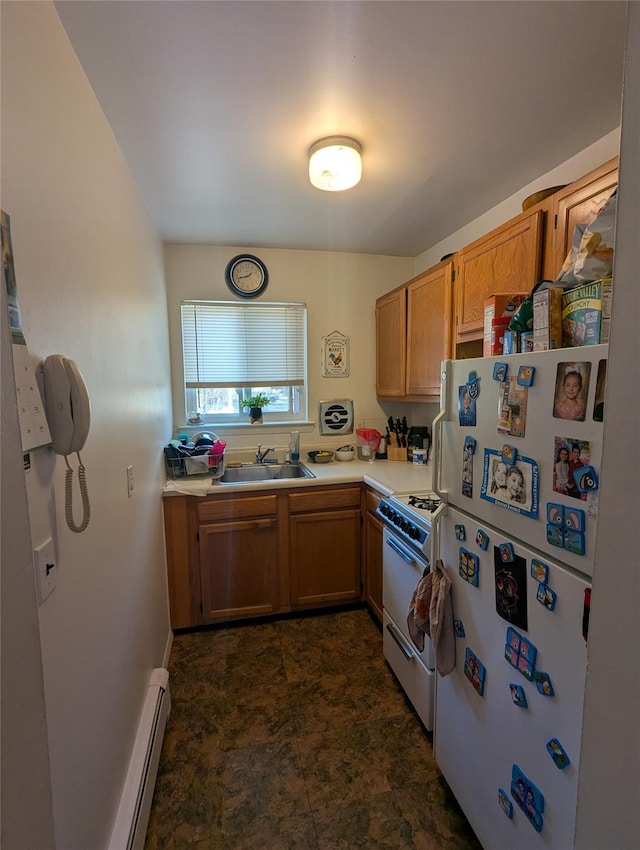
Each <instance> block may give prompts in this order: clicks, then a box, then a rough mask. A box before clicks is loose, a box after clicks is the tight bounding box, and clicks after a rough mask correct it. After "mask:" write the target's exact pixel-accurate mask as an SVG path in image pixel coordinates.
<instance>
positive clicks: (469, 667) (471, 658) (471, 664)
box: [464, 647, 487, 697]
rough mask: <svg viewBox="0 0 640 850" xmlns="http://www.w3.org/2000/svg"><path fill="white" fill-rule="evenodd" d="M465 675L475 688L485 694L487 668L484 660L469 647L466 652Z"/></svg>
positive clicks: (480, 693) (482, 694)
mask: <svg viewBox="0 0 640 850" xmlns="http://www.w3.org/2000/svg"><path fill="white" fill-rule="evenodd" d="M464 675H465V676H466V677H467V679H468V680H469V681H470V682H471V684H472V685H473V687H474V689H475V690H476V691H477V692H478V694H479V695H480V696H481V697H482V696H484V683H485V679H486V677H487V670H486V667H485V666H484V664H483V663H482V661H480V659H479V658H478V656H477V655H476V654H475V652H473V650H472V649H470V648H469V647H467V648H466V650H465V653H464Z"/></svg>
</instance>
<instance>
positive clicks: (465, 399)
mask: <svg viewBox="0 0 640 850" xmlns="http://www.w3.org/2000/svg"><path fill="white" fill-rule="evenodd" d="M458 422H459V424H460V425H462V426H468V427H471V426H473V425H475V424H476V400H475V398H474V397H473V396H472V395H471V393H470V392H469V384H463V385H462V386H461V387H458Z"/></svg>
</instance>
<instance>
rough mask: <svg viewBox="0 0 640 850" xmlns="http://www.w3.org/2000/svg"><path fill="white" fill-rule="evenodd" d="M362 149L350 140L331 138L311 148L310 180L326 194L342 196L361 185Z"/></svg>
mask: <svg viewBox="0 0 640 850" xmlns="http://www.w3.org/2000/svg"><path fill="white" fill-rule="evenodd" d="M361 153H362V146H361V145H360V143H359V142H356V140H355V139H350V138H348V137H347V136H328V137H327V138H326V139H320V141H318V142H315V143H314V144H313V145H311V147H310V148H309V180H311V184H312V185H313V186H315V187H316V188H317V189H324V190H325V192H342V191H343V190H344V189H350V188H351V187H352V186H355V185H356V183H359V182H360V178H361V177H362V160H361V158H360V154H361Z"/></svg>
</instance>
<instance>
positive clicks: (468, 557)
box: [458, 546, 480, 587]
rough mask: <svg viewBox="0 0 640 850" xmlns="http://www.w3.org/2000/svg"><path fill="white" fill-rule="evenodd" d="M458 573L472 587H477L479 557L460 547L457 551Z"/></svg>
mask: <svg viewBox="0 0 640 850" xmlns="http://www.w3.org/2000/svg"><path fill="white" fill-rule="evenodd" d="M458 574H459V575H460V578H462V579H463V580H464V581H467V582H469V584H470V585H472V586H473V587H478V585H479V580H480V559H479V558H478V556H477V555H474V554H473V552H469V550H468V549H464V548H463V547H462V546H461V547H460V551H459V553H458Z"/></svg>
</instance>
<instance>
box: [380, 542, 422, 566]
mask: <svg viewBox="0 0 640 850" xmlns="http://www.w3.org/2000/svg"><path fill="white" fill-rule="evenodd" d="M386 543H387V546H389V547H391V549H393V551H394V552H395V553H396V554H397V555H400V557H401V558H402V560H403V561H404V562H405V563H407V564H418V566H420V564H419V562H418V559H417V558H416V557H415V555H413V554H412V553H411V552H410V551H409V550H408V549H405V548H404V546H401V545H400V543H398V542H397V541H396V540H394V539H393V538H392V537H387V539H386Z"/></svg>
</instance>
